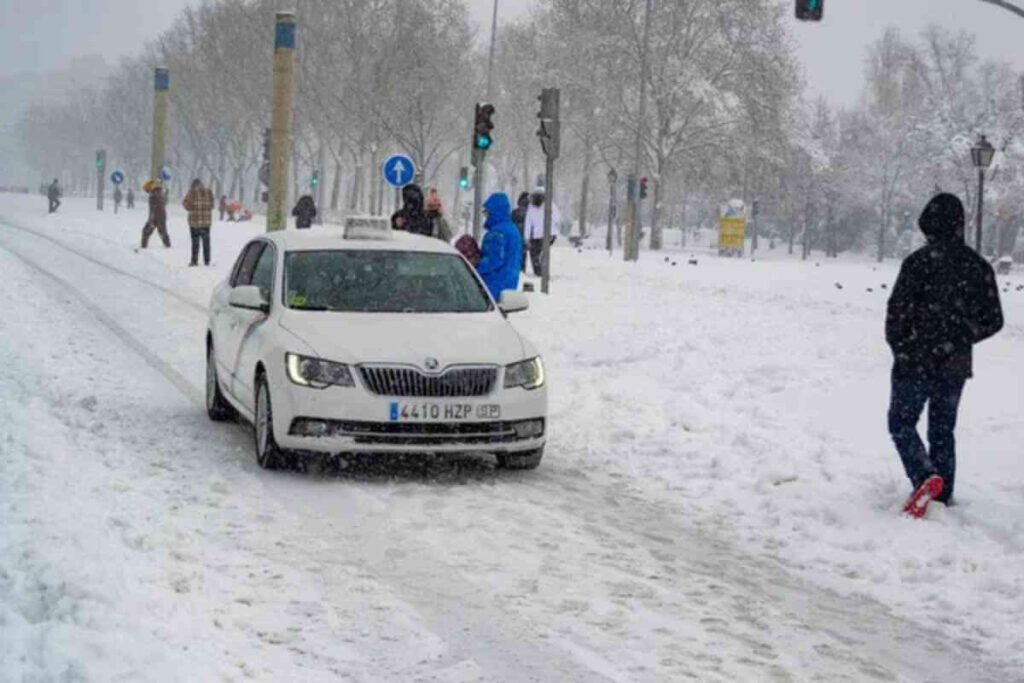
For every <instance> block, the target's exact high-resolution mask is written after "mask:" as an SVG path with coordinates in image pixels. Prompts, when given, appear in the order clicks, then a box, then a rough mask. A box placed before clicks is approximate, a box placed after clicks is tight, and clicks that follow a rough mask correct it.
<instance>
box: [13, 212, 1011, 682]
mask: <svg viewBox="0 0 1024 683" xmlns="http://www.w3.org/2000/svg"><path fill="white" fill-rule="evenodd" d="M4 201H5V202H7V201H8V200H6V199H5V200H4ZM6 207H7V205H6V204H2V203H0V209H2V208H6ZM3 214H4V212H3V211H2V210H0V215H3ZM75 215H77V214H75ZM83 215H84V212H83ZM26 223H28V221H25V220H23V219H21V218H20V217H16V218H13V219H11V218H5V219H0V270H2V272H3V273H4V287H3V289H2V292H0V296H2V306H3V310H4V311H5V316H4V322H3V328H2V329H0V354H2V358H3V363H0V415H2V416H3V426H2V427H0V449H2V459H0V510H2V511H3V512H2V516H3V519H4V527H3V528H4V533H3V536H2V538H0V674H2V675H0V678H3V679H4V680H14V681H20V680H58V679H61V680H63V679H65V678H66V679H68V680H89V681H93V680H95V681H112V680H131V681H139V680H153V681H164V680H193V681H205V680H243V679H247V678H248V679H252V680H302V681H320V680H323V681H328V680H331V681H334V680H353V681H367V682H369V681H439V682H445V683H462V682H468V681H478V680H479V681H677V680H700V681H741V680H742V681H769V680H771V681H816V680H820V681H864V680H882V681H940V680H941V681H947V680H957V681H972V682H973V681H977V682H979V683H981V682H983V681H1000V682H1006V681H1021V680H1024V674H1022V673H1021V669H1020V668H1019V667H1020V660H1019V659H1018V660H1016V661H1011V660H1010V659H1008V658H1007V657H1006V656H1004V651H1001V650H996V651H995V652H993V651H991V650H990V649H987V648H986V647H985V643H983V642H981V641H980V640H979V638H978V637H977V634H975V633H974V632H973V631H971V630H970V629H969V628H968V627H969V626H971V624H970V623H968V624H966V625H963V624H959V625H958V624H955V623H954V624H953V625H952V626H953V627H952V628H942V627H940V626H939V625H937V624H936V625H929V624H926V623H925V622H923V621H921V620H920V619H915V618H914V617H915V615H914V614H912V613H910V612H908V611H906V610H903V611H901V610H898V609H894V608H893V607H892V606H889V605H887V604H885V603H884V602H882V601H880V600H879V599H877V597H875V596H872V595H871V594H870V592H866V591H860V590H854V591H840V590H836V589H835V587H834V585H832V584H829V583H828V582H821V583H819V582H817V581H812V580H810V579H809V578H808V576H807V575H806V572H798V571H793V570H791V568H790V567H788V566H787V564H786V562H784V561H780V560H779V558H774V557H771V556H770V555H769V554H766V553H764V552H762V551H761V549H760V548H759V547H757V546H756V544H750V543H748V542H747V540H748V539H747V538H746V537H745V536H744V535H743V533H739V532H736V530H737V529H740V530H742V529H745V527H743V526H742V525H741V524H738V523H734V522H730V521H729V520H728V519H723V521H722V523H721V524H715V523H713V522H714V520H715V519H716V516H721V517H723V518H724V517H728V516H729V510H728V509H727V508H723V509H720V510H718V509H709V510H706V511H705V512H706V513H707V514H702V515H696V514H694V510H693V507H694V505H695V502H694V501H695V500H697V499H696V498H693V497H691V499H690V500H689V501H688V502H687V503H683V502H682V501H681V500H680V497H681V495H682V494H681V492H680V490H678V489H677V488H674V487H673V486H672V485H671V482H670V481H668V480H659V479H658V478H657V477H653V478H652V477H648V476H647V470H648V469H649V468H651V467H657V466H658V463H657V462H656V461H655V462H644V463H639V462H638V461H637V460H636V458H638V457H639V456H638V455H637V454H636V452H635V451H634V450H630V453H629V455H628V456H627V455H626V449H627V448H630V449H632V447H626V446H621V445H620V446H618V447H619V448H622V450H621V454H622V458H621V459H622V461H623V462H624V464H623V465H622V466H619V467H607V468H606V467H603V466H601V463H602V462H603V460H604V459H606V458H609V457H615V456H616V448H617V446H616V444H615V443H611V442H610V443H607V444H605V445H604V451H603V452H602V453H600V454H596V453H593V449H594V448H595V445H594V441H593V440H592V439H587V438H583V437H582V436H581V435H580V430H584V429H586V428H587V424H583V425H580V424H572V423H571V420H572V416H571V408H570V405H571V404H570V403H568V402H566V401H564V400H563V401H562V402H561V403H559V402H556V405H555V411H554V413H553V415H552V438H553V442H552V444H551V445H550V446H549V454H548V457H547V459H546V460H545V463H544V464H543V465H542V467H541V469H540V470H538V471H537V472H535V473H529V474H511V473H505V472H497V471H495V470H494V468H493V465H492V463H491V461H490V460H489V459H487V458H479V459H477V458H459V459H453V460H419V461H409V462H405V463H403V464H402V465H401V466H399V467H397V468H393V469H388V470H387V471H386V472H384V471H382V470H381V468H379V467H378V466H377V465H376V464H375V463H373V462H356V463H353V464H352V465H351V466H350V467H348V468H346V469H344V470H342V471H340V472H339V471H328V472H316V473H309V474H299V473H292V474H286V473H267V472H263V471H261V470H259V468H258V467H257V466H256V464H255V462H254V459H253V457H252V454H251V447H250V439H251V436H250V432H249V429H248V428H247V427H246V426H244V425H215V424H212V423H210V422H208V421H207V419H206V417H205V414H204V412H203V409H202V392H201V387H202V386H203V359H202V344H203V335H204V332H205V297H204V296H203V295H201V293H200V290H201V286H196V285H195V284H194V283H192V284H189V283H188V282H186V281H184V278H185V277H187V276H188V272H187V271H186V270H185V269H172V268H169V267H165V266H164V265H163V264H164V262H163V261H161V260H158V259H157V258H156V257H150V255H149V254H141V255H134V254H132V252H131V250H130V248H129V247H128V246H126V245H127V242H125V241H119V240H118V233H116V232H114V231H110V237H109V238H106V241H104V238H100V239H95V234H93V235H92V236H91V237H90V239H89V240H81V239H75V238H74V235H73V234H71V233H69V232H68V231H67V229H65V230H57V229H55V227H54V226H56V225H60V219H58V220H57V221H51V223H49V224H42V221H39V222H38V223H36V224H31V225H28V224H26ZM65 227H66V226H65ZM129 233H131V230H130V229H128V228H125V234H129ZM240 239H244V237H238V238H236V243H238V244H240V243H241V242H239V241H238V240H240ZM58 245H59V246H58ZM220 253H222V254H226V255H225V256H224V258H223V263H221V264H220V265H219V269H220V270H224V269H226V268H228V267H230V259H231V257H233V255H234V254H233V252H230V253H229V252H228V250H227V249H225V250H223V251H221V252H220ZM182 271H184V272H182ZM192 272H196V271H192ZM567 286H568V285H567ZM547 310H548V309H546V308H545V306H538V307H537V310H535V311H534V312H533V313H532V314H531V316H532V317H530V318H528V319H526V322H525V324H524V326H525V327H526V328H527V329H528V330H529V328H530V327H532V326H536V325H539V324H543V323H544V315H545V314H546V312H547ZM633 315H636V314H633ZM549 323H551V324H553V321H549ZM529 333H530V334H531V335H532V334H533V333H532V331H530V332H529ZM542 348H543V346H542ZM590 351H591V349H590V347H587V346H585V345H583V346H581V347H580V349H578V350H577V351H576V352H575V353H576V354H577V355H579V354H584V355H585V354H587V353H589V352H590ZM552 355H554V356H555V360H554V364H555V365H556V367H555V369H554V371H553V373H552V376H553V378H554V379H553V382H557V380H558V378H559V376H560V375H561V376H563V377H566V378H567V379H568V377H567V371H566V370H565V368H562V369H561V370H560V369H559V368H558V367H557V363H558V360H560V359H564V358H567V357H569V356H568V354H562V355H559V354H558V353H555V354H552ZM586 360H587V363H585V365H586V366H587V367H588V368H590V371H597V372H609V371H614V372H617V373H629V372H631V370H630V369H629V367H628V362H616V363H615V367H614V368H611V369H609V368H607V367H604V366H603V365H602V359H601V358H599V357H596V356H595V357H592V358H589V359H586ZM636 360H637V362H643V357H642V356H640V357H638V358H637V359H636ZM549 364H552V359H551V356H550V355H549ZM583 377H584V375H583V374H582V372H581V373H579V374H576V375H573V376H572V379H574V380H577V381H578V380H580V379H582V378H583ZM644 381H651V377H649V376H647V377H640V378H639V379H638V380H637V383H638V384H642V383H643V382H644ZM780 381H781V380H780ZM783 384H785V382H783ZM606 388H607V387H602V389H606ZM784 388H785V387H784ZM790 389H792V388H790ZM567 390H570V389H568V387H567V388H564V389H562V392H563V393H564V392H566V391H567ZM794 391H795V390H794ZM629 393H630V392H629V391H623V394H622V396H621V398H622V400H623V401H628V394H629ZM794 395H795V394H794ZM584 400H585V399H584V397H582V396H581V397H580V399H579V402H578V403H583V402H584ZM794 400H796V399H794ZM578 409H580V410H584V407H583V406H579V408H578ZM625 412H626V414H627V415H628V409H626V411H625ZM608 417H609V419H615V420H621V419H622V416H621V415H619V414H616V415H609V416H608ZM560 426H562V429H561V430H560V429H559V427H560ZM618 426H619V427H622V425H621V424H620V425H618ZM643 426H644V425H643V421H638V429H637V434H636V435H635V437H633V438H636V439H643V438H644V436H643ZM744 432H747V433H746V436H747V438H752V439H757V438H762V436H763V435H760V434H758V433H756V430H744V428H743V427H742V426H737V427H736V430H735V433H733V434H727V435H719V436H716V437H713V438H715V439H718V440H720V441H726V440H728V441H732V440H734V439H739V438H743V437H744ZM1017 433H1019V428H1018V431H1017ZM808 438H809V437H808ZM587 462H593V463H594V464H595V465H597V466H596V467H594V468H589V467H585V466H583V465H584V464H585V463H587ZM783 474H785V473H783ZM783 479H785V476H783ZM782 484H783V485H784V484H785V482H784V481H783V482H782ZM776 486H778V484H776ZM711 502H713V503H715V504H717V503H718V499H714V498H713V499H712V500H711ZM739 505H741V506H742V505H743V499H742V498H741V499H740V500H739ZM712 507H713V506H712ZM951 512H952V511H951ZM892 524H893V525H894V526H897V525H898V526H900V528H901V529H902V528H903V526H904V521H903V520H897V519H893V520H892ZM838 526H841V525H838ZM1011 528H1013V529H1016V527H1011ZM837 532H838V533H842V530H841V529H839V528H838V527H837ZM757 540H758V541H764V538H759V539H757ZM1006 542H1007V544H1008V545H1009V546H1010V548H1009V549H1008V552H1009V553H1019V552H1020V549H1019V547H1017V546H1016V544H1019V542H1020V539H1019V536H1014V535H1013V534H1011V535H1010V537H1009V538H1007V539H1006ZM879 551H880V552H885V548H884V547H883V548H881V549H880V550H879ZM822 552H826V550H825V549H824V548H823V550H822ZM778 554H779V555H785V551H784V550H778ZM1014 561H1015V562H1018V563H1019V562H1020V558H1019V557H1018V558H1016V559H1015V560H1014ZM876 564H877V563H876ZM1017 566H1019V565H1017ZM1003 590H1005V591H1011V593H1012V594H1011V595H1009V596H1008V597H1009V598H1010V599H1011V600H1018V599H1019V597H1020V596H1019V592H1013V591H1014V590H1018V591H1019V588H1017V589H1015V588H1014V587H1013V586H1008V587H1005V588H1004V589H1003ZM936 599H937V600H940V599H942V598H941V597H937V598H936ZM946 626H949V624H946ZM960 626H963V627H964V628H963V631H964V634H963V637H958V636H957V635H956V632H957V631H958V630H960V628H959V627H960ZM1013 637H1016V638H1018V641H1019V633H1018V634H1017V635H1015V636H1013Z"/></svg>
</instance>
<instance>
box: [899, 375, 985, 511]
mask: <svg viewBox="0 0 1024 683" xmlns="http://www.w3.org/2000/svg"><path fill="white" fill-rule="evenodd" d="M965 382H966V380H963V379H934V380H907V379H897V378H893V380H892V400H891V402H890V404H889V434H891V435H892V440H893V442H895V444H896V450H897V451H899V454H900V458H901V459H902V460H903V469H904V470H906V472H907V476H908V477H909V478H910V483H911V484H913V486H914V488H915V489H916V488H917V487H918V486H920V485H921V484H922V483H923V482H924V480H925V479H927V478H928V477H930V476H931V475H933V474H937V475H939V476H940V477H942V479H943V481H944V482H945V487H944V488H943V490H942V495H940V496H939V497H938V498H936V500H938V501H940V502H942V503H948V502H949V501H950V499H951V498H952V497H953V483H954V479H955V477H956V438H955V436H954V434H953V432H954V430H955V429H956V416H957V412H958V410H959V408H960V397H961V396H962V395H963V391H964V384H965ZM926 403H927V404H928V445H929V448H928V449H925V447H924V443H922V442H921V436H920V435H919V434H918V433H917V422H918V420H920V419H921V413H922V412H923V411H924V406H925V404H926Z"/></svg>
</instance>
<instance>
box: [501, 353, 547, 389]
mask: <svg viewBox="0 0 1024 683" xmlns="http://www.w3.org/2000/svg"><path fill="white" fill-rule="evenodd" d="M542 386H544V363H542V362H541V360H540V356H537V357H536V358H531V359H530V360H524V361H522V362H519V363H513V364H512V365H507V366H505V388H506V389H511V388H513V387H522V388H524V389H539V388H541V387H542Z"/></svg>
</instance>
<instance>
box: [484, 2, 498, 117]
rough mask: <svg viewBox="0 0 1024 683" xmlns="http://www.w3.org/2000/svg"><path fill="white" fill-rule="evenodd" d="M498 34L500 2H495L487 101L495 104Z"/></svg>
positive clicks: (488, 68) (488, 63) (488, 65)
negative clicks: (495, 57)
mask: <svg viewBox="0 0 1024 683" xmlns="http://www.w3.org/2000/svg"><path fill="white" fill-rule="evenodd" d="M497 34H498V0H494V17H493V18H492V19H491V55H490V57H489V58H488V60H487V101H488V102H494V90H493V89H492V85H493V83H494V81H493V80H492V78H491V76H492V75H493V73H494V39H495V37H496V36H497Z"/></svg>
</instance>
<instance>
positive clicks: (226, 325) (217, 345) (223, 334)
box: [210, 243, 259, 393]
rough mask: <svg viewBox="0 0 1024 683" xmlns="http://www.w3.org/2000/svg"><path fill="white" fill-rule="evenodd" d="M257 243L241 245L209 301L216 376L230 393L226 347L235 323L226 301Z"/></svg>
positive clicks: (229, 356)
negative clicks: (228, 271) (225, 275)
mask: <svg viewBox="0 0 1024 683" xmlns="http://www.w3.org/2000/svg"><path fill="white" fill-rule="evenodd" d="M258 246H259V245H258V244H256V243H250V244H247V245H245V246H244V247H242V250H241V251H240V252H239V253H238V258H237V259H235V265H234V267H232V269H231V275H230V276H229V277H228V279H227V280H225V281H224V282H222V283H221V284H219V285H217V288H216V289H215V290H214V292H213V297H212V299H211V301H210V332H211V333H212V334H213V352H214V359H215V360H216V363H217V377H218V379H219V380H220V386H221V390H222V391H224V392H227V393H231V375H232V363H233V362H234V354H233V352H232V351H230V350H229V349H228V345H229V343H230V342H229V339H230V334H229V332H230V329H231V326H232V325H234V323H235V318H234V313H233V311H232V310H231V306H230V304H229V303H228V297H229V296H230V295H231V290H232V288H234V286H235V282H236V281H237V280H238V277H239V273H240V272H241V269H242V265H243V264H244V263H245V260H246V256H247V255H248V254H249V252H250V250H252V249H256V248H257V247H258Z"/></svg>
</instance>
